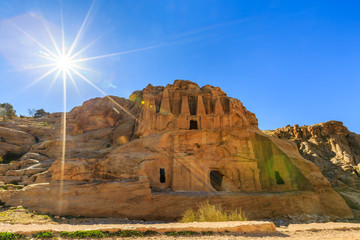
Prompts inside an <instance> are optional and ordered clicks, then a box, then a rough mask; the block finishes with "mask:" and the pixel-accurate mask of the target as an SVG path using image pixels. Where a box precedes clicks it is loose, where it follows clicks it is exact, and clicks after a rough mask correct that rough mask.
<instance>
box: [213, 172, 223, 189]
mask: <svg viewBox="0 0 360 240" xmlns="http://www.w3.org/2000/svg"><path fill="white" fill-rule="evenodd" d="M223 176H224V175H222V174H221V173H220V172H219V171H210V183H211V186H212V187H213V188H214V189H215V190H216V191H220V189H221V183H222V179H223Z"/></svg>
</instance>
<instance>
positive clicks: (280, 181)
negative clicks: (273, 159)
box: [275, 171, 285, 184]
mask: <svg viewBox="0 0 360 240" xmlns="http://www.w3.org/2000/svg"><path fill="white" fill-rule="evenodd" d="M275 179H276V183H277V184H285V182H284V179H282V177H281V176H280V173H279V172H278V171H275Z"/></svg>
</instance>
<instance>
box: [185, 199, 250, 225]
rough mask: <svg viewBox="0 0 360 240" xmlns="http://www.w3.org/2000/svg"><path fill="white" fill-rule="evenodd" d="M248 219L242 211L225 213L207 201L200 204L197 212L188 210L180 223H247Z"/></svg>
mask: <svg viewBox="0 0 360 240" xmlns="http://www.w3.org/2000/svg"><path fill="white" fill-rule="evenodd" d="M246 220H247V217H246V215H245V213H244V212H243V211H242V210H241V209H236V210H234V211H224V210H223V209H222V208H221V207H220V206H215V205H212V204H210V203H209V201H206V202H204V203H202V204H200V207H199V209H198V210H197V211H196V212H195V211H194V210H192V209H187V210H186V211H185V213H184V215H183V217H182V219H181V220H180V222H183V223H186V222H226V221H246Z"/></svg>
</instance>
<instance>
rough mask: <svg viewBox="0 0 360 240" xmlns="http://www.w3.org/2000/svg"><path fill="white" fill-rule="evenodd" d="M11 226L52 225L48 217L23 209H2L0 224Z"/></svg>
mask: <svg viewBox="0 0 360 240" xmlns="http://www.w3.org/2000/svg"><path fill="white" fill-rule="evenodd" d="M1 222H6V223H10V224H30V223H40V224H41V223H50V222H52V220H51V218H50V217H49V216H48V215H43V214H38V213H36V212H34V211H31V210H28V209H26V208H23V207H10V208H9V207H2V208H1V212H0V223H1Z"/></svg>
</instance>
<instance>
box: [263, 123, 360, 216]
mask: <svg viewBox="0 0 360 240" xmlns="http://www.w3.org/2000/svg"><path fill="white" fill-rule="evenodd" d="M265 132H266V133H267V134H269V135H272V136H275V137H277V138H280V139H289V140H290V141H292V142H295V143H296V145H297V146H298V149H299V152H300V154H301V155H302V156H303V157H304V158H305V159H307V160H309V161H311V162H313V163H315V164H316V165H317V166H318V167H319V169H320V171H321V172H322V173H323V174H324V176H325V177H326V178H327V179H328V180H329V181H330V183H331V185H332V186H333V188H334V189H335V190H336V191H337V192H338V193H340V195H341V196H342V197H343V198H344V199H345V200H346V202H347V203H348V205H349V206H350V207H351V208H352V209H353V211H354V212H355V213H356V215H358V216H360V135H358V134H356V133H353V132H350V131H349V130H348V129H347V128H346V127H345V126H344V125H343V123H342V122H338V121H329V122H325V123H320V124H315V125H312V126H301V127H299V126H298V125H295V126H286V127H283V128H279V129H275V130H273V131H265Z"/></svg>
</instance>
